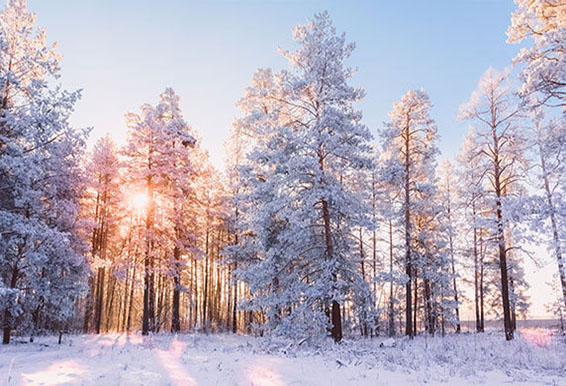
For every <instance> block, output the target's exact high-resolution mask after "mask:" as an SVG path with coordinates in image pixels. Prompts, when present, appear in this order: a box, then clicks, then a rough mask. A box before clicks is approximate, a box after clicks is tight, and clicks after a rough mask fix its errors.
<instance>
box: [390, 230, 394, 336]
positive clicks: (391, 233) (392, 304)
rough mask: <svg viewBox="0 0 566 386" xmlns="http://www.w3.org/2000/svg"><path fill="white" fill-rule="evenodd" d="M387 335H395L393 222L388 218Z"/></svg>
mask: <svg viewBox="0 0 566 386" xmlns="http://www.w3.org/2000/svg"><path fill="white" fill-rule="evenodd" d="M389 276H390V280H391V281H390V282H389V336H394V335H395V310H394V308H393V307H394V303H393V222H392V221H391V219H390V220H389Z"/></svg>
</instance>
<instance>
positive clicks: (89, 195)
mask: <svg viewBox="0 0 566 386" xmlns="http://www.w3.org/2000/svg"><path fill="white" fill-rule="evenodd" d="M120 168H121V162H120V159H119V157H118V149H117V148H116V145H115V144H114V141H113V140H112V139H111V138H110V136H109V135H106V136H105V137H102V138H100V139H99V140H98V141H97V142H96V144H95V145H94V148H93V151H92V155H91V156H90V160H89V163H88V164H87V166H86V174H87V176H86V178H87V189H86V190H85V195H84V197H83V207H84V208H85V212H86V213H84V216H85V217H86V218H88V219H90V220H91V221H92V223H93V228H92V234H91V235H90V236H91V237H90V249H91V250H90V258H91V261H90V265H91V269H92V271H93V272H92V273H91V276H90V277H89V287H90V292H89V295H88V296H87V299H86V305H85V319H84V327H83V330H84V331H85V332H88V331H90V330H91V329H92V330H94V331H96V333H100V328H101V323H102V320H103V309H104V307H103V306H104V302H105V300H106V299H107V297H106V296H105V292H106V291H105V286H106V284H105V282H106V281H107V280H108V279H109V277H107V274H110V275H112V274H113V272H111V269H112V265H113V263H114V257H115V255H116V247H117V245H118V244H119V237H120V234H119V231H120V228H119V226H120V221H121V217H122V212H123V203H124V197H123V194H122V190H121V186H122V176H121V173H120ZM107 268H108V269H107ZM108 317H109V316H108V315H107V318H108Z"/></svg>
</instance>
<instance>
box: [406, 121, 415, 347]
mask: <svg viewBox="0 0 566 386" xmlns="http://www.w3.org/2000/svg"><path fill="white" fill-rule="evenodd" d="M404 141H405V274H406V275H407V283H406V284H405V334H406V335H408V336H409V337H410V338H411V339H412V338H413V337H414V336H415V329H416V328H413V323H412V320H411V319H412V316H413V309H412V299H411V294H412V288H411V284H412V278H413V264H412V261H411V194H410V193H411V185H410V182H411V180H410V171H411V169H410V157H409V150H410V149H409V123H408V122H407V127H406V129H405V138H404ZM415 315H416V312H415Z"/></svg>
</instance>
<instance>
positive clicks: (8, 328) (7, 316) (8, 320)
mask: <svg viewBox="0 0 566 386" xmlns="http://www.w3.org/2000/svg"><path fill="white" fill-rule="evenodd" d="M18 275H19V271H18V267H13V268H12V277H11V279H10V289H14V288H16V284H17V282H18ZM9 307H10V305H6V308H5V309H4V335H3V337H2V344H9V343H10V335H11V333H12V313H11V312H10V308H9Z"/></svg>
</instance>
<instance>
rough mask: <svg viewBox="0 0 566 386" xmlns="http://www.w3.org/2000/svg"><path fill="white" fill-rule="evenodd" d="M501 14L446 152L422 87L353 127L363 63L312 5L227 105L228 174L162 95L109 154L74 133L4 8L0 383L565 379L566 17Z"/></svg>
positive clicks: (67, 110) (23, 19)
mask: <svg viewBox="0 0 566 386" xmlns="http://www.w3.org/2000/svg"><path fill="white" fill-rule="evenodd" d="M515 3H516V4H515V11H514V12H513V13H512V14H511V15H509V20H508V25H502V26H501V29H502V30H505V29H507V30H506V33H507V39H508V40H507V43H509V44H516V45H517V47H516V48H517V52H516V57H515V59H514V60H513V61H512V62H510V63H508V66H507V67H504V68H492V67H488V68H485V72H484V73H483V75H482V76H481V77H480V78H479V79H477V81H476V84H477V86H476V88H475V90H474V91H473V92H472V93H471V94H470V95H469V97H468V100H467V101H465V103H463V104H461V105H460V108H459V113H458V116H457V117H454V119H458V120H459V121H461V122H465V123H466V125H467V127H468V131H467V133H462V138H465V139H464V140H463V142H462V143H461V144H460V146H459V150H458V155H457V156H456V157H446V156H445V155H443V154H442V153H441V151H440V150H439V145H440V143H441V141H442V138H441V137H440V135H439V133H438V127H437V124H436V123H435V116H434V114H433V113H432V111H431V109H432V107H433V106H434V103H435V102H434V100H432V99H431V98H430V97H429V95H428V94H427V91H426V89H424V88H419V89H409V90H406V92H405V94H404V95H400V96H399V97H398V99H396V100H391V101H390V105H389V106H390V108H389V111H390V112H389V116H388V117H389V119H388V121H386V122H384V123H383V124H382V125H381V126H380V127H371V128H370V127H368V126H367V125H366V124H365V123H364V120H363V111H361V109H360V108H359V106H358V104H359V102H360V101H362V100H363V98H364V97H365V95H366V92H365V90H364V88H363V87H359V86H358V85H357V84H356V83H355V82H354V80H355V77H356V75H357V68H356V63H355V62H353V61H352V60H351V58H350V56H351V55H352V53H353V52H354V50H355V48H356V46H355V44H354V42H352V41H350V40H349V39H348V35H347V32H348V31H345V33H344V32H343V31H340V30H338V29H337V28H336V27H335V26H334V24H333V20H332V15H331V13H329V12H327V11H324V10H323V9H324V8H322V9H321V10H320V12H317V13H315V14H314V15H304V16H303V17H304V20H305V21H304V22H303V23H302V24H299V25H297V26H295V27H294V28H293V26H289V31H290V32H291V31H292V37H293V40H294V42H295V44H294V46H292V47H285V46H283V47H281V48H279V52H280V55H282V57H283V58H284V59H285V60H286V61H287V63H288V64H287V67H286V68H285V69H283V70H274V69H270V68H259V69H257V71H256V72H255V73H254V74H253V77H252V78H251V79H249V86H248V87H247V88H245V89H242V90H241V92H240V94H241V98H240V99H239V100H238V101H237V103H236V106H237V109H238V112H239V113H238V115H237V116H236V117H235V119H234V121H233V124H232V126H231V127H229V128H226V131H228V130H229V138H228V140H227V141H226V143H225V149H224V150H222V151H223V152H225V154H226V160H227V161H226V165H225V168H224V169H223V170H220V169H219V168H218V167H216V166H214V165H213V163H212V162H211V160H210V156H209V150H210V149H207V148H206V147H205V146H203V143H202V140H201V137H200V135H199V128H198V127H194V126H192V125H191V123H190V122H191V116H187V115H185V114H183V111H181V107H180V103H181V98H182V97H183V96H182V95H179V94H177V93H176V92H175V91H174V89H173V88H165V89H164V90H163V91H162V93H161V94H160V95H155V98H154V99H152V100H148V101H147V103H145V104H143V105H141V106H139V108H138V109H136V110H133V111H124V112H123V114H124V115H125V120H124V124H125V127H127V139H126V141H125V143H123V144H118V143H117V142H116V140H115V139H114V138H113V136H112V135H106V136H103V137H100V138H93V137H91V136H90V133H91V128H88V127H87V128H78V127H74V126H73V125H72V124H71V123H70V119H71V116H72V114H73V111H74V108H75V104H76V103H78V101H79V100H80V98H81V90H66V89H65V88H63V87H62V86H61V84H60V79H64V78H65V72H64V71H62V70H61V66H60V61H61V58H62V56H61V54H65V53H64V52H59V51H58V49H57V47H56V45H55V44H52V43H51V41H50V40H49V34H48V31H46V30H45V29H43V28H42V27H41V25H38V23H37V20H36V14H35V13H33V10H28V6H27V3H26V0H8V1H7V3H6V4H5V6H4V8H3V10H2V11H1V14H0V98H1V99H0V326H1V328H2V334H3V340H2V342H3V343H4V345H5V346H3V347H2V348H0V382H4V381H5V382H7V383H6V384H99V385H100V384H179V385H184V384H189V385H196V384H204V385H206V384H247V385H250V384H251V385H284V384H291V383H293V382H297V383H295V384H325V385H327V384H336V385H341V384H384V385H385V384H405V383H407V384H420V383H426V382H428V383H430V382H432V383H434V382H440V383H443V382H449V384H465V383H478V382H479V383H488V384H499V383H504V382H526V381H529V382H541V383H543V384H560V383H561V382H564V379H565V378H564V377H565V376H566V360H565V359H564V358H566V338H565V335H564V331H565V323H566V322H565V321H564V319H565V318H566V266H565V265H566V260H565V259H566V256H565V254H566V251H565V247H566V1H564V0H515ZM278 43H279V42H277V41H274V42H273V47H274V48H276V47H277V44H278ZM519 46H520V47H519ZM174 86H175V84H172V85H171V87H174ZM362 86H363V85H362ZM217 108H220V109H221V108H222V106H217ZM111 130H113V129H112V128H111ZM376 133H377V135H376ZM464 135H465V137H464ZM541 250H542V251H544V252H545V253H547V254H548V256H549V257H550V259H551V262H552V266H553V267H554V268H553V269H554V271H553V272H556V274H555V276H554V277H548V278H547V279H548V281H549V282H551V283H552V286H553V287H552V288H553V298H549V299H546V303H545V304H544V307H546V310H547V312H548V314H547V315H549V316H548V319H547V320H545V321H540V323H538V324H537V323H535V322H536V321H533V320H531V319H529V315H530V314H529V308H530V307H532V306H533V299H531V298H530V296H529V295H528V294H527V291H528V290H529V288H533V287H534V288H536V286H538V285H541V283H537V282H533V281H529V280H528V275H527V272H526V269H527V268H526V267H527V265H526V263H527V262H531V264H534V265H535V266H541V265H542V263H541V262H540V254H541V252H540V251H541ZM531 266H532V265H531ZM466 309H468V310H471V312H466V311H465V310H466ZM81 347H84V349H81ZM115 348H116V350H118V349H120V354H118V353H117V352H116V351H112V352H110V351H109V350H115ZM83 350H84V351H83ZM93 350H94V351H93ZM40 352H41V353H40ZM213 352H218V353H216V354H215V353H213ZM152 355H156V357H155V358H153V359H152ZM203 356H206V357H207V358H208V359H207V360H206V361H202V362H198V361H197V359H198V358H201V357H203ZM238 357H239V358H242V360H241V362H238V361H237V360H236V359H235V358H238ZM26 358H30V359H29V360H27V359H26ZM33 358H35V359H33ZM156 358H157V359H156ZM195 358H197V359H195ZM258 358H259V359H258ZM297 358H298V359H297ZM423 358H426V359H423ZM257 360H259V362H257V363H259V365H258V364H257V363H256V362H254V361H257ZM197 362H198V363H197ZM236 362H238V363H236ZM252 362H253V363H256V364H255V365H254V364H251V363H252ZM128 363H129V364H128ZM136 363H137V365H139V366H141V367H139V369H137V368H136V367H135V366H136ZM140 363H143V365H140ZM156 363H157V364H156ZM299 363H302V364H301V365H300V366H299ZM303 365H304V366H305V368H303V367H302V366H303ZM128 366H129V367H128ZM309 366H310V367H309ZM299 367H300V368H301V369H300V370H299V369H298V368H299ZM466 367H469V368H470V369H469V370H466V371H464V368H466ZM136 369H137V370H136ZM140 369H144V370H143V371H142V370H140ZM505 369H507V370H505ZM138 370H139V371H138ZM209 373H210V374H209ZM212 374H214V375H212ZM328 377H332V378H333V379H332V380H331V379H329V378H328ZM533 384H534V383H533Z"/></svg>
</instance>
